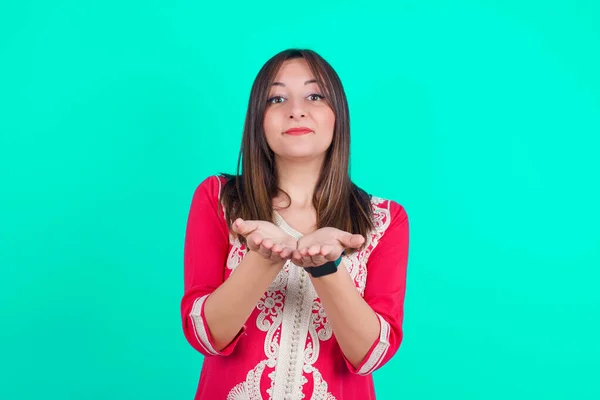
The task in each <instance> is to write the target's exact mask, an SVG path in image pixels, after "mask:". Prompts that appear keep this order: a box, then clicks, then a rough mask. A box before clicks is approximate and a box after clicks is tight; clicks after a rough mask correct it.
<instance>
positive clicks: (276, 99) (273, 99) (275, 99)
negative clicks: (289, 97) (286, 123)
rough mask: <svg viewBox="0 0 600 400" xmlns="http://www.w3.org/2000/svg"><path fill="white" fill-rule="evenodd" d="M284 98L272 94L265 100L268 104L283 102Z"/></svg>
mask: <svg viewBox="0 0 600 400" xmlns="http://www.w3.org/2000/svg"><path fill="white" fill-rule="evenodd" d="M284 100H285V98H284V97H283V96H273V97H270V98H269V99H268V100H267V103H269V104H277V103H281V102H283V101H284Z"/></svg>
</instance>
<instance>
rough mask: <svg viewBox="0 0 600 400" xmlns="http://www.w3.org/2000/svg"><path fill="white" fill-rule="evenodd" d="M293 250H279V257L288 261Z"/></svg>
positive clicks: (286, 248) (287, 248)
mask: <svg viewBox="0 0 600 400" xmlns="http://www.w3.org/2000/svg"><path fill="white" fill-rule="evenodd" d="M293 252H294V250H293V249H290V248H289V247H285V248H284V249H283V250H281V252H280V253H279V257H281V258H285V259H290V258H291V256H292V254H293Z"/></svg>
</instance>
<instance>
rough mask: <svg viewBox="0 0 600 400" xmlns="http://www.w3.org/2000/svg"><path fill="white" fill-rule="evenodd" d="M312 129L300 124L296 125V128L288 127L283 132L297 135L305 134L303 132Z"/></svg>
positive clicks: (305, 132) (308, 131)
mask: <svg viewBox="0 0 600 400" xmlns="http://www.w3.org/2000/svg"><path fill="white" fill-rule="evenodd" d="M312 131H313V130H312V129H309V128H306V127H304V126H301V127H298V128H290V129H288V130H287V131H285V132H284V133H285V134H287V135H294V136H297V135H305V134H307V133H310V132H312Z"/></svg>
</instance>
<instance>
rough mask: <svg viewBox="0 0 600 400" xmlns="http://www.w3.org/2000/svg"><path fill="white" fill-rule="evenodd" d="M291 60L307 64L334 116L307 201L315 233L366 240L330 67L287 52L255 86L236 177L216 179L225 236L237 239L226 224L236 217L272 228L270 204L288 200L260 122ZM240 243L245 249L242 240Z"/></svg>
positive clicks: (344, 108)
mask: <svg viewBox="0 0 600 400" xmlns="http://www.w3.org/2000/svg"><path fill="white" fill-rule="evenodd" d="M295 58H303V59H304V60H306V62H307V63H308V65H309V66H310V69H311V71H312V73H313V75H314V76H315V79H316V80H317V84H318V85H319V87H320V89H321V90H322V91H323V93H324V95H325V101H327V102H328V105H329V106H330V107H331V109H332V110H333V112H334V115H335V125H334V131H333V140H332V143H331V146H330V147H329V149H328V150H327V154H326V157H325V160H324V163H323V167H322V169H321V171H320V175H319V179H318V181H317V185H316V188H315V191H314V196H313V199H312V202H313V206H314V208H315V209H316V211H317V227H318V228H323V227H334V228H338V229H341V230H343V231H346V232H350V233H358V234H361V235H363V236H364V237H365V238H367V235H368V234H369V231H370V230H371V229H373V226H374V223H373V215H372V209H371V198H370V195H369V194H367V193H366V192H365V191H364V190H362V189H360V188H359V187H358V186H356V185H355V184H354V183H353V182H352V181H351V179H350V167H349V165H350V115H349V111H348V102H347V99H346V94H345V93H344V89H343V86H342V82H341V81H340V78H339V76H338V75H337V73H336V72H335V70H334V69H333V68H332V67H331V65H330V64H329V63H328V62H327V61H325V59H323V57H321V56H320V55H319V54H317V53H316V52H314V51H312V50H306V49H288V50H284V51H282V52H280V53H278V54H276V55H275V56H273V57H272V58H271V59H270V60H268V61H267V62H266V63H265V64H264V65H263V67H262V68H261V69H260V71H259V72H258V75H257V76H256V79H255V80H254V83H253V85H252V89H251V92H250V100H249V102H248V110H247V113H246V120H245V123H244V133H243V137H242V145H241V147H240V153H239V157H238V163H237V175H230V174H225V173H223V174H221V175H222V176H224V177H226V178H227V183H226V184H225V185H224V186H223V189H222V192H221V202H222V204H223V206H224V209H225V216H226V220H227V223H228V226H229V230H230V232H231V233H232V235H233V236H234V237H236V236H237V235H236V234H235V232H233V230H232V229H231V228H232V227H231V224H232V223H233V221H235V219H236V218H238V217H240V218H243V219H245V220H263V221H269V222H272V221H273V218H274V212H273V211H274V210H273V198H274V197H276V196H277V195H278V194H279V193H283V194H284V195H285V196H286V197H287V198H288V200H289V199H290V197H289V195H288V194H287V193H285V192H284V191H283V190H282V189H280V188H279V187H278V180H277V172H276V169H275V156H274V153H273V151H272V150H271V148H270V147H269V145H268V144H267V140H266V137H265V132H264V126H263V121H264V115H265V110H266V107H267V99H268V95H269V90H270V87H271V85H272V84H273V81H274V79H275V76H276V75H277V72H278V71H279V68H280V67H281V65H282V64H283V63H284V62H285V61H287V60H291V59H295ZM240 167H241V169H240ZM239 239H240V241H241V242H242V243H245V240H244V238H243V237H241V236H240V237H239ZM365 244H366V242H365ZM363 246H364V245H363ZM349 252H351V250H349Z"/></svg>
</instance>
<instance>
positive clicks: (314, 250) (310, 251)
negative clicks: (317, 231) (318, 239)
mask: <svg viewBox="0 0 600 400" xmlns="http://www.w3.org/2000/svg"><path fill="white" fill-rule="evenodd" d="M320 252H321V246H320V245H318V244H313V245H312V246H310V247H309V248H308V250H307V254H305V255H309V256H316V255H317V254H319V253H320Z"/></svg>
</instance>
